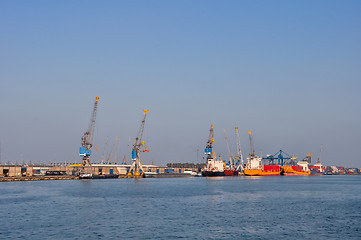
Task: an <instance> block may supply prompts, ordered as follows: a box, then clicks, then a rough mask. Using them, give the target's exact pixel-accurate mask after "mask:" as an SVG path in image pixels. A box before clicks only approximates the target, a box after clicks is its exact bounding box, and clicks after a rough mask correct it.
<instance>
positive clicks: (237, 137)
mask: <svg viewBox="0 0 361 240" xmlns="http://www.w3.org/2000/svg"><path fill="white" fill-rule="evenodd" d="M234 129H235V130H236V143H237V154H238V159H240V160H241V164H242V166H243V154H242V148H241V140H240V138H239V133H238V127H235V128H234Z"/></svg>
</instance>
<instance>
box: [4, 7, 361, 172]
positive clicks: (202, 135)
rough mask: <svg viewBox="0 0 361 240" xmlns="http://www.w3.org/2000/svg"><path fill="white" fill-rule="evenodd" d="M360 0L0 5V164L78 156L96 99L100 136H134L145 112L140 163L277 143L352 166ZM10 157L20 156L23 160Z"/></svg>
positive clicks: (360, 129)
mask: <svg viewBox="0 0 361 240" xmlns="http://www.w3.org/2000/svg"><path fill="white" fill-rule="evenodd" d="M360 12H361V2H360V1H2V2H0V35H1V39H0V42H1V44H0V52H1V54H0V79H1V88H0V99H1V104H0V112H1V115H0V123H1V124H0V141H1V145H2V151H1V161H2V162H7V161H9V162H16V161H17V162H20V161H21V159H22V160H23V161H25V162H30V161H32V162H54V161H56V162H63V161H68V162H80V161H81V159H80V157H79V156H78V148H79V146H80V138H81V136H82V134H83V132H84V131H86V129H87V127H88V123H89V120H90V116H91V111H92V107H93V103H94V98H95V96H97V95H98V96H100V102H99V109H98V116H97V124H96V135H95V146H98V150H97V151H95V153H94V155H93V156H92V161H93V162H96V161H98V160H99V159H100V156H101V155H102V149H103V148H104V144H105V141H106V136H109V137H110V139H113V140H114V139H115V137H117V136H120V137H121V138H122V141H121V148H120V153H119V155H121V156H123V155H124V154H125V153H126V154H127V156H128V158H129V156H130V152H129V150H127V147H126V145H127V142H128V138H129V137H131V138H132V142H133V139H134V138H135V136H136V134H137V133H138V128H139V125H140V121H141V118H142V110H143V109H149V110H150V111H149V115H148V119H147V122H146V129H145V141H146V143H147V145H148V148H149V150H150V152H149V153H144V154H142V159H143V161H144V163H151V162H152V161H154V163H155V164H158V165H165V164H166V163H168V162H196V161H197V149H199V157H198V161H199V162H201V161H202V159H201V158H202V157H203V149H204V145H205V142H206V140H207V138H208V134H209V127H210V124H214V127H215V140H216V143H215V151H216V152H217V153H219V154H221V155H222V156H224V157H225V156H226V155H227V152H226V148H225V143H224V138H223V133H222V128H225V129H226V132H227V135H228V138H229V140H230V145H231V148H232V150H233V152H235V140H234V135H235V134H234V127H235V126H238V127H239V131H240V137H241V144H242V149H243V151H244V153H245V154H248V153H249V151H250V150H249V142H248V135H247V131H248V130H252V131H253V135H254V143H255V148H256V151H257V153H258V154H259V155H260V154H263V155H266V154H269V153H275V152H277V151H278V150H279V149H282V150H284V151H286V152H287V153H289V154H295V155H296V156H298V157H299V158H303V157H304V156H306V154H307V153H308V152H311V153H312V156H313V161H314V162H315V161H316V159H317V157H318V155H319V148H320V145H321V144H323V145H324V152H323V155H322V162H323V164H326V165H344V166H347V167H353V166H355V167H360V166H361V163H360V160H359V159H358V155H359V148H360V147H361V138H360V137H361V125H360V119H361V111H360V109H361V108H360V104H361V96H360V90H361V72H360V69H361V31H360V29H361V15H360V14H359V13H360ZM21 155H22V157H21Z"/></svg>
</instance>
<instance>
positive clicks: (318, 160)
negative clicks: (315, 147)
mask: <svg viewBox="0 0 361 240" xmlns="http://www.w3.org/2000/svg"><path fill="white" fill-rule="evenodd" d="M322 147H323V144H321V149H320V156H319V157H318V159H317V163H321V154H322Z"/></svg>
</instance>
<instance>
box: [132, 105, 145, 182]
mask: <svg viewBox="0 0 361 240" xmlns="http://www.w3.org/2000/svg"><path fill="white" fill-rule="evenodd" d="M148 112H149V110H148V109H146V110H143V119H142V122H141V124H140V128H139V132H138V135H137V137H136V138H135V142H134V144H133V148H132V165H131V167H130V169H129V172H128V175H130V176H142V175H143V167H142V162H141V160H140V151H141V147H142V146H143V145H144V142H142V137H143V132H144V126H145V119H146V117H147V114H148ZM144 152H148V150H147V147H146V146H145V150H144Z"/></svg>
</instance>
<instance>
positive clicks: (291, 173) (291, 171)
mask: <svg viewBox="0 0 361 240" xmlns="http://www.w3.org/2000/svg"><path fill="white" fill-rule="evenodd" d="M282 169H283V171H284V173H283V175H285V176H297V175H311V171H302V170H295V169H293V168H292V167H291V166H282Z"/></svg>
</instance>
